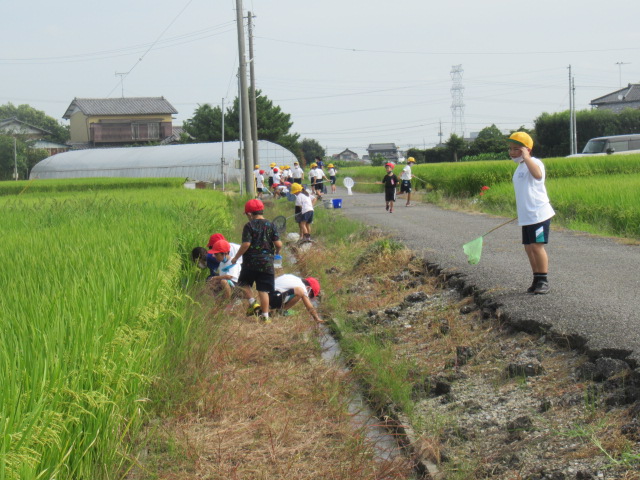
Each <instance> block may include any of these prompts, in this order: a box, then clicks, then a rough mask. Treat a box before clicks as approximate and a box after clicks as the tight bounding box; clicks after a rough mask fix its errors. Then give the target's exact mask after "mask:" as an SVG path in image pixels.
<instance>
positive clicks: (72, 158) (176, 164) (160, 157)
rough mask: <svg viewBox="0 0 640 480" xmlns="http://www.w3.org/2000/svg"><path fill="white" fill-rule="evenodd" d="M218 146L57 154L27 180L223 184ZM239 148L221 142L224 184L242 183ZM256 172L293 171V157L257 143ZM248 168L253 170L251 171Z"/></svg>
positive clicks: (266, 143) (263, 142)
mask: <svg viewBox="0 0 640 480" xmlns="http://www.w3.org/2000/svg"><path fill="white" fill-rule="evenodd" d="M222 145H223V144H222V143H221V142H218V143H192V144H185V145H160V146H154V147H129V148H96V149H87V150H74V151H70V152H65V153H59V154H57V155H53V156H51V157H48V158H45V159H44V160H42V161H41V162H38V163H37V164H36V165H35V166H34V167H33V169H31V174H30V175H29V178H39V179H45V178H87V177H151V178H157V177H176V178H188V179H190V180H196V181H205V182H214V183H218V182H221V181H222V153H223V149H222ZM239 148H240V142H224V156H225V165H224V169H225V181H226V182H229V181H235V180H237V179H242V178H243V169H242V165H241V162H240V159H239ZM258 157H259V165H260V168H262V169H264V170H265V171H266V170H268V169H269V164H270V163H272V162H275V163H276V164H278V165H293V162H295V161H296V160H297V159H296V157H295V155H293V153H291V152H290V151H289V150H287V149H286V148H284V147H281V146H280V145H278V144H276V143H272V142H269V141H266V140H259V141H258ZM252 167H253V165H252Z"/></svg>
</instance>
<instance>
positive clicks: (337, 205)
mask: <svg viewBox="0 0 640 480" xmlns="http://www.w3.org/2000/svg"><path fill="white" fill-rule="evenodd" d="M333 208H342V199H341V198H334V199H333Z"/></svg>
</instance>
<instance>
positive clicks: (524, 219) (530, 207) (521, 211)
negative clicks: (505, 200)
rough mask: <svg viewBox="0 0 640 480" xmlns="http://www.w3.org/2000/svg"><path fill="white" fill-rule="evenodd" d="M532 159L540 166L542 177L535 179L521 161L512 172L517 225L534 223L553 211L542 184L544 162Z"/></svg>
mask: <svg viewBox="0 0 640 480" xmlns="http://www.w3.org/2000/svg"><path fill="white" fill-rule="evenodd" d="M532 160H533V161H534V162H535V163H536V165H538V167H540V171H541V172H542V178H541V179H540V180H536V179H535V178H534V177H533V175H531V172H529V169H528V168H527V164H526V163H524V162H522V163H520V164H519V165H518V168H516V171H515V172H514V173H513V190H514V191H515V193H516V207H517V209H518V225H535V224H536V223H540V222H544V221H545V220H548V219H549V218H551V217H553V216H554V215H555V214H556V212H554V211H553V208H552V207H551V203H550V202H549V196H548V195H547V189H546V187H545V185H544V180H545V177H546V174H545V170H544V164H543V163H542V162H541V161H540V160H538V159H537V158H535V157H533V158H532Z"/></svg>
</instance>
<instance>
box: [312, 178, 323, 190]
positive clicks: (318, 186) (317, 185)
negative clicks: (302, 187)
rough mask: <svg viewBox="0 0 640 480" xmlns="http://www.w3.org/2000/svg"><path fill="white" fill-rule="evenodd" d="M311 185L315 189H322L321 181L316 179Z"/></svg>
mask: <svg viewBox="0 0 640 480" xmlns="http://www.w3.org/2000/svg"><path fill="white" fill-rule="evenodd" d="M313 187H314V188H315V189H316V190H322V182H319V181H318V180H316V183H314V184H313Z"/></svg>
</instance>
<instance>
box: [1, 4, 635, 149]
mask: <svg viewBox="0 0 640 480" xmlns="http://www.w3.org/2000/svg"><path fill="white" fill-rule="evenodd" d="M235 5H236V2H235V0H174V1H164V0H153V1H152V0H127V1H124V0H110V1H99V2H98V1H92V0H90V1H87V0H65V1H63V2H51V1H50V0H46V1H45V0H21V1H19V2H18V1H11V2H7V1H0V7H1V9H2V10H1V11H2V12H3V22H2V23H3V28H2V34H3V38H4V42H3V44H4V46H5V48H4V49H3V50H2V52H1V53H0V68H1V72H2V73H1V76H0V78H1V82H2V88H1V89H0V104H5V103H7V102H11V103H13V104H14V105H20V104H24V103H26V104H29V105H31V106H33V107H35V108H37V109H39V110H43V111H44V112H46V113H47V114H48V115H50V116H52V117H54V118H56V119H59V120H61V121H62V118H61V117H62V115H63V114H64V112H65V110H66V108H67V107H68V105H69V104H70V102H71V101H72V100H73V98H74V97H90V98H107V97H112V98H113V97H120V96H122V91H123V90H124V96H125V97H133V96H141V97H144V96H164V97H165V98H166V99H167V100H169V102H171V103H172V104H173V105H174V107H175V108H176V110H178V112H179V113H178V114H177V115H176V117H175V121H174V125H180V124H181V123H182V122H183V121H184V120H186V119H188V118H190V117H191V116H192V115H193V112H194V110H195V109H196V108H197V106H198V105H199V104H203V103H211V104H214V105H216V104H220V103H221V101H222V98H225V102H226V103H227V104H229V103H230V102H231V101H232V100H233V98H234V97H235V96H236V95H237V77H236V74H237V68H238V54H237V31H236V24H235V20H236V12H235ZM244 10H245V17H246V12H247V11H251V12H252V13H253V14H254V15H255V16H256V18H255V19H254V36H255V38H254V50H255V70H256V82H257V87H258V88H259V89H261V90H262V91H263V92H264V94H266V95H267V96H268V97H269V98H270V99H271V100H273V101H274V103H275V104H277V105H279V106H280V107H281V108H282V110H283V111H284V112H286V113H289V114H291V118H292V120H293V122H294V124H293V127H292V131H294V132H297V133H299V134H300V135H301V138H314V139H316V140H318V141H319V142H320V143H321V144H322V145H323V146H324V147H326V149H327V153H329V154H333V153H338V152H340V151H342V150H344V149H345V148H350V149H351V150H355V151H357V152H358V153H360V154H362V153H365V150H366V147H367V146H368V145H369V144H370V143H383V142H395V143H396V145H398V146H399V147H401V148H408V147H411V146H418V147H423V146H427V147H429V146H433V145H434V144H436V143H437V142H438V140H439V137H438V132H439V124H440V122H442V133H443V139H444V140H446V139H447V138H448V137H449V135H450V133H451V131H452V111H451V105H452V101H453V100H452V94H451V87H452V86H453V82H452V75H451V70H452V67H453V66H454V65H461V68H462V70H463V74H462V86H463V87H464V90H463V96H462V101H463V102H464V122H465V130H464V133H465V135H467V136H468V135H469V133H470V132H477V131H479V130H481V129H482V128H484V127H486V126H489V125H491V124H496V125H497V126H498V127H499V128H500V129H503V130H508V129H516V128H518V127H519V126H521V125H525V126H527V127H532V126H533V121H534V119H535V118H536V117H537V116H538V115H540V114H541V113H543V112H558V111H563V110H567V109H568V108H569V71H568V68H567V67H568V66H569V65H571V66H572V69H573V74H574V76H575V85H576V106H577V108H578V109H587V108H590V107H589V102H590V101H591V100H592V99H594V98H597V97H600V96H602V95H605V94H607V93H610V92H612V91H614V90H617V89H618V88H619V85H620V81H621V82H622V85H626V84H628V83H640V28H639V27H638V19H639V18H640V2H638V1H632V0H608V1H606V2H605V1H595V0H553V1H552V0H536V1H535V2H515V1H513V0H509V1H507V0H484V1H479V0H458V1H450V0H442V1H432V0H395V1H381V0H322V1H310V0H244ZM245 24H246V20H245ZM247 52H248V45H247ZM116 73H122V74H125V75H120V76H118V75H116ZM121 79H122V83H121ZM63 123H64V121H63ZM579 134H580V133H579V132H578V135H579Z"/></svg>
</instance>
